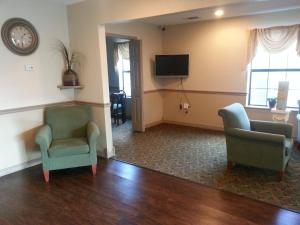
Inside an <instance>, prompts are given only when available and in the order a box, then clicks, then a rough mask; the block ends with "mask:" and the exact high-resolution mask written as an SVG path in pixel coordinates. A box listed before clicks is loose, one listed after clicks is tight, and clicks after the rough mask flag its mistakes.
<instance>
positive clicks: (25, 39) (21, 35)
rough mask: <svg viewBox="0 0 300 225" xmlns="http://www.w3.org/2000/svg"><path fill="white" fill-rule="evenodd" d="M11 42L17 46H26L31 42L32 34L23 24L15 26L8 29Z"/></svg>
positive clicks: (23, 47)
mask: <svg viewBox="0 0 300 225" xmlns="http://www.w3.org/2000/svg"><path fill="white" fill-rule="evenodd" d="M9 35H10V39H11V42H12V43H13V44H14V45H15V46H16V47H18V48H22V49H25V48H28V47H30V46H31V44H32V40H33V34H32V32H31V31H30V30H28V29H27V28H26V27H24V26H15V27H13V28H12V29H11V31H10V34H9Z"/></svg>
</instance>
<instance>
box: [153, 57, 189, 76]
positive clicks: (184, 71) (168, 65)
mask: <svg viewBox="0 0 300 225" xmlns="http://www.w3.org/2000/svg"><path fill="white" fill-rule="evenodd" d="M155 75H156V77H158V78H168V77H170V78H172V77H175V78H176V77H178V78H185V77H187V76H188V75H189V55H188V54H182V55H156V56H155Z"/></svg>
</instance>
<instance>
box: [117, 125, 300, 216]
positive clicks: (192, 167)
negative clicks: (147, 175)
mask: <svg viewBox="0 0 300 225" xmlns="http://www.w3.org/2000/svg"><path fill="white" fill-rule="evenodd" d="M113 139H114V145H115V147H116V156H115V158H116V159H118V160H123V161H126V162H129V163H133V164H136V165H139V166H142V167H146V168H149V169H153V170H157V171H160V172H163V173H167V174H170V175H174V176H177V177H181V178H184V179H188V180H191V181H195V182H198V183H201V184H205V185H208V186H212V187H214V188H218V189H222V190H226V191H230V192H233V193H236V194H239V195H243V196H246V197H249V198H253V199H257V200H260V201H264V202H267V203H270V204H274V205H277V206H280V207H283V208H288V209H291V210H295V211H298V212H300V152H299V150H297V149H295V150H294V151H293V154H292V159H291V160H290V163H289V166H288V168H287V170H286V173H285V176H284V178H283V180H282V181H281V182H278V178H277V174H276V173H275V172H272V171H268V170H262V169H255V168H252V167H245V166H240V165H236V166H235V167H234V168H233V169H232V171H231V172H230V173H226V146H225V137H224V135H223V134H222V133H221V132H213V131H207V130H201V129H198V128H190V127H182V126H177V125H169V124H162V125H158V126H156V127H152V128H149V129H147V131H146V132H145V133H132V131H131V124H130V122H126V123H125V124H124V125H122V126H119V127H116V126H113Z"/></svg>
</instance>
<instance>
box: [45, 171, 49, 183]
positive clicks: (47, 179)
mask: <svg viewBox="0 0 300 225" xmlns="http://www.w3.org/2000/svg"><path fill="white" fill-rule="evenodd" d="M44 178H45V181H46V183H48V182H49V171H48V170H44Z"/></svg>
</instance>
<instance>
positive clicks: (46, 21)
mask: <svg viewBox="0 0 300 225" xmlns="http://www.w3.org/2000/svg"><path fill="white" fill-rule="evenodd" d="M11 17H22V18H25V19H27V20H29V21H30V22H31V23H32V24H33V25H34V26H35V28H36V30H37V32H38V34H39V38H40V45H39V47H38V49H37V51H36V52H35V53H34V54H32V55H29V56H17V55H15V54H13V53H11V52H10V51H9V50H8V49H7V48H6V47H5V46H4V44H3V42H2V40H1V41H0V62H1V69H0V70H1V72H0V102H1V104H0V110H4V109H11V108H19V107H24V106H33V105H41V104H46V103H54V102H63V101H69V100H73V98H74V93H73V91H60V90H59V89H58V88H57V87H56V86H57V85H58V84H60V83H61V73H62V69H63V64H62V60H61V58H60V55H59V54H57V53H56V52H55V51H54V50H53V45H54V42H55V40H56V39H60V40H62V41H64V42H65V43H66V44H67V45H68V43H69V35H68V24H67V10H66V7H65V6H63V5H60V4H56V3H51V2H48V1H40V0H26V1H20V0H2V1H1V2H0V27H1V26H2V24H3V23H4V22H5V21H6V20H7V19H9V18H11ZM26 64H29V65H33V66H34V70H33V71H30V72H26V71H25V70H24V66H25V65H26ZM42 123H43V110H42V109H38V110H36V109H35V110H29V111H24V112H18V113H12V114H5V115H1V113H0V124H1V126H0V140H1V147H0V172H1V170H3V169H7V168H10V167H13V166H16V165H20V164H22V163H26V162H28V161H30V160H34V159H37V158H39V157H40V153H39V151H38V150H37V149H36V146H35V144H34V135H35V132H36V129H37V127H39V126H40V125H41V124H42ZM0 174H1V173H0Z"/></svg>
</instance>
